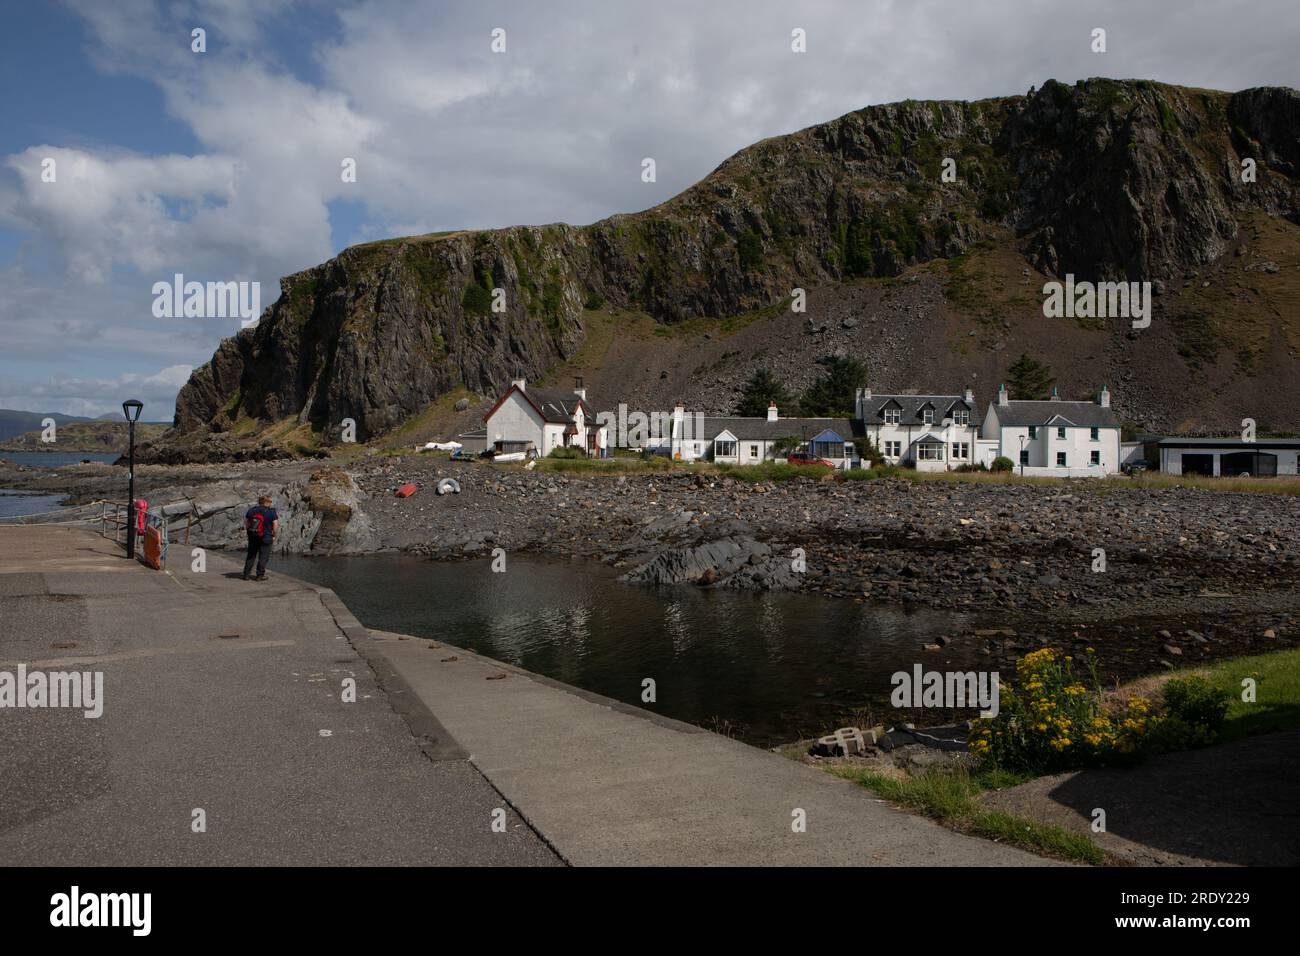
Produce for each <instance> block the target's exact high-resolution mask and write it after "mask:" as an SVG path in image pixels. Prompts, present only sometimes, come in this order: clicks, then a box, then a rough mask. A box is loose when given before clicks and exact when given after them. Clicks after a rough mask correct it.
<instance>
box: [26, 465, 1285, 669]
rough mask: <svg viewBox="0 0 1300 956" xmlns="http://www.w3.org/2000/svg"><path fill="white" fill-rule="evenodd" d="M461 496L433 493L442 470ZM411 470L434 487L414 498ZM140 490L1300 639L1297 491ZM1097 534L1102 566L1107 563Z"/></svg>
mask: <svg viewBox="0 0 1300 956" xmlns="http://www.w3.org/2000/svg"><path fill="white" fill-rule="evenodd" d="M446 477H451V478H455V479H456V480H457V481H458V482H459V483H460V487H461V492H460V493H459V494H454V493H453V494H445V495H437V494H436V493H435V491H434V488H435V485H436V483H437V481H438V479H440V478H446ZM122 478H123V475H122V469H120V468H111V467H107V466H92V465H81V466H71V467H65V468H61V469H57V470H53V471H48V472H46V473H45V474H34V473H33V469H30V468H28V469H25V470H24V473H23V474H21V475H17V474H14V473H13V472H12V471H11V470H6V469H5V468H4V467H2V466H0V486H3V487H23V488H26V489H30V490H46V491H49V490H60V491H66V492H68V493H70V494H71V501H73V502H74V503H75V502H77V501H81V500H90V499H93V498H94V497H97V496H98V497H109V496H115V497H121V488H120V484H121V481H122ZM407 482H412V483H414V484H416V486H417V488H418V490H417V492H416V493H415V494H414V495H413V496H411V497H409V498H397V497H395V496H394V491H395V489H396V488H397V487H398V486H400V485H402V484H405V483H407ZM137 486H138V489H139V492H140V493H141V494H142V495H144V496H146V497H149V496H152V499H151V500H156V501H159V502H164V503H170V507H169V511H170V513H172V514H173V515H176V516H185V518H186V520H187V522H193V528H192V534H191V539H192V543H195V544H200V545H204V546H208V547H222V546H238V545H239V543H240V539H241V536H242V531H241V528H240V524H239V517H240V515H241V514H242V508H243V506H244V504H245V503H246V502H247V501H249V500H251V499H252V498H253V497H255V495H256V494H257V493H259V492H260V491H262V490H271V491H272V492H273V493H274V494H275V495H276V496H277V500H278V507H280V510H281V514H282V517H283V519H284V527H285V534H284V538H283V542H282V547H283V549H284V550H288V551H292V552H298V553H315V554H341V553H347V554H357V553H366V552H371V551H380V550H401V551H407V552H412V553H417V554H422V555H426V556H428V557H430V558H435V559H438V560H461V559H466V558H473V557H487V556H489V555H490V554H491V552H492V550H493V549H494V548H502V549H504V550H505V551H506V552H507V553H520V552H526V553H535V554H543V555H551V556H560V557H576V558H584V559H589V560H594V561H600V562H602V563H604V564H607V565H609V566H611V567H613V568H615V569H617V570H618V571H619V573H620V574H621V575H622V579H623V580H624V581H626V582H628V583H629V584H639V585H666V586H667V585H676V586H692V587H707V588H739V589H745V590H760V591H761V590H794V591H802V592H809V593H814V594H821V595H825V596H827V597H830V598H836V599H847V600H855V601H863V602H877V601H879V602H886V603H889V604H892V605H902V606H905V607H906V606H914V605H928V606H932V607H936V608H941V609H944V610H949V611H961V612H966V613H972V614H975V615H977V616H978V617H979V618H980V619H981V620H982V621H985V622H986V624H985V626H984V627H982V628H981V629H980V631H978V632H975V633H972V634H968V635H937V636H936V638H935V643H934V644H933V645H931V646H930V647H929V648H928V649H929V650H931V651H933V652H935V653H936V655H937V656H941V652H942V648H943V647H944V646H945V644H946V643H947V642H949V641H953V640H962V641H970V640H977V641H980V642H981V643H982V644H983V649H984V651H985V652H986V653H987V654H988V655H989V656H990V657H992V658H994V659H995V660H999V661H1007V662H1010V661H1012V660H1014V657H1015V656H1016V655H1018V654H1020V653H1023V652H1024V651H1026V650H1030V649H1033V648H1034V647H1037V646H1040V645H1042V644H1052V645H1054V646H1060V647H1064V648H1077V649H1080V650H1081V649H1082V648H1083V647H1084V646H1096V647H1097V650H1098V654H1099V657H1100V658H1101V659H1102V661H1103V663H1105V664H1107V670H1108V672H1109V673H1113V674H1115V675H1120V674H1122V675H1125V676H1134V675H1136V674H1139V673H1143V672H1149V671H1152V670H1156V669H1159V668H1161V667H1171V666H1183V665H1186V664H1188V663H1190V662H1192V661H1196V660H1200V659H1209V658H1211V657H1223V656H1231V655H1233V654H1241V653H1260V652H1263V651H1266V650H1271V649H1275V648H1277V647H1281V646H1292V645H1293V644H1295V642H1296V639H1297V637H1300V623H1298V620H1297V619H1298V618H1300V541H1297V539H1296V535H1295V531H1294V529H1295V526H1296V519H1297V517H1300V499H1297V498H1296V497H1294V496H1290V495H1282V494H1261V493H1254V494H1252V493H1235V492H1218V491H1205V490H1200V489H1194V488H1181V487H1168V488H1162V487H1151V486H1141V485H1137V484H1134V485H1132V486H1129V485H1126V484H1125V483H1123V482H1106V483H1104V484H1102V483H1099V482H1095V481H1092V482H1090V481H1089V480H1086V479H1082V480H1079V481H1075V482H1068V483H1064V484H1060V485H1046V484H1028V483H1026V484H1021V483H1014V484H992V483H974V482H969V483H968V482H946V481H925V482H921V481H912V480H908V479H904V478H887V479H879V480H874V481H838V480H816V479H811V478H796V479H793V480H790V481H785V482H761V483H758V484H750V483H747V482H743V481H740V480H737V479H734V478H730V477H725V476H721V475H716V474H707V473H701V472H692V471H687V470H678V471H666V472H662V473H629V474H622V475H612V474H611V475H587V474H581V473H561V472H550V471H541V470H538V471H525V470H521V469H514V468H498V467H493V466H490V465H485V464H479V463H457V462H452V461H450V460H448V459H447V458H445V457H442V456H437V457H431V456H418V455H417V456H407V457H402V458H395V457H383V458H381V457H369V458H363V459H359V460H357V461H354V462H351V463H347V464H343V463H335V464H330V463H322V462H277V463H239V464H230V465H220V466H217V465H189V466H181V467H165V466H143V467H141V468H140V469H138V472H137ZM1095 549H1103V550H1104V551H1105V570H1104V571H1101V570H1094V566H1095V565H1096V563H1097V556H1095V553H1094V552H1095Z"/></svg>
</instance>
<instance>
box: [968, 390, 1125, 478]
mask: <svg viewBox="0 0 1300 956" xmlns="http://www.w3.org/2000/svg"><path fill="white" fill-rule="evenodd" d="M982 431H983V435H984V437H985V438H987V439H995V440H996V441H997V448H998V451H997V453H998V454H999V455H1001V456H1004V457H1006V458H1010V459H1011V460H1012V461H1013V462H1016V467H1017V470H1019V471H1020V472H1022V473H1023V474H1026V475H1039V476H1052V475H1054V476H1064V477H1099V476H1101V475H1113V474H1115V473H1116V472H1118V471H1119V468H1120V464H1121V456H1120V425H1119V422H1118V421H1117V420H1116V418H1115V413H1114V412H1113V411H1112V410H1111V407H1110V391H1109V389H1107V388H1106V386H1104V385H1103V386H1102V387H1101V394H1100V395H1099V396H1098V398H1097V401H1095V402H1066V401H1062V400H1061V399H1060V398H1059V397H1058V396H1057V394H1056V389H1052V397H1051V398H1050V399H1048V400H1046V401H1021V400H1015V401H1012V400H1011V399H1010V398H1009V397H1008V395H1007V387H1006V386H1005V385H1002V386H1000V387H999V388H998V398H997V401H996V402H994V403H993V404H992V405H990V406H989V410H988V413H987V414H986V415H985V416H984V427H983V429H982Z"/></svg>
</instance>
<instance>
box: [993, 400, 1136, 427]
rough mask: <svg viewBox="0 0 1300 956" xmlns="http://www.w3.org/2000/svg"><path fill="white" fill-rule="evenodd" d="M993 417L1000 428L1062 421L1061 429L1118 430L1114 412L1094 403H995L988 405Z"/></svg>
mask: <svg viewBox="0 0 1300 956" xmlns="http://www.w3.org/2000/svg"><path fill="white" fill-rule="evenodd" d="M992 408H993V413H994V414H995V415H997V416H998V421H999V422H1001V423H1002V424H1003V425H1048V424H1055V422H1053V421H1052V420H1053V419H1055V418H1060V419H1064V421H1063V422H1062V424H1064V425H1078V426H1081V427H1088V428H1096V427H1100V428H1119V422H1118V421H1117V420H1116V418H1115V412H1114V411H1113V410H1112V409H1109V408H1102V407H1101V406H1100V405H1098V404H1097V403H1096V402H1066V401H1061V400H1059V399H1058V400H1057V401H1054V402H1053V401H1051V400H1047V401H1037V402H1029V401H1012V402H1009V403H1007V404H1006V405H999V404H997V403H996V402H994V403H993V405H992Z"/></svg>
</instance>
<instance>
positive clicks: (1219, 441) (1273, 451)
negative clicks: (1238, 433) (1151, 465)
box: [1157, 438, 1300, 478]
mask: <svg viewBox="0 0 1300 956" xmlns="http://www.w3.org/2000/svg"><path fill="white" fill-rule="evenodd" d="M1157 447H1158V448H1159V450H1160V470H1161V471H1163V472H1165V473H1167V474H1170V475H1219V476H1222V477H1225V478H1235V477H1237V476H1239V475H1250V476H1253V477H1260V478H1268V477H1272V476H1273V475H1294V474H1298V473H1300V469H1297V467H1296V459H1297V456H1298V455H1300V438H1261V439H1260V440H1259V441H1242V440H1241V439H1239V438H1165V439H1162V440H1161V441H1160V442H1159V443H1158V444H1157Z"/></svg>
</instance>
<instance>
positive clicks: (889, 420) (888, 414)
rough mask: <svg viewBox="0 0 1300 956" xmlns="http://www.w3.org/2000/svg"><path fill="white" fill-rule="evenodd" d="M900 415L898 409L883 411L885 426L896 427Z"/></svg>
mask: <svg viewBox="0 0 1300 956" xmlns="http://www.w3.org/2000/svg"><path fill="white" fill-rule="evenodd" d="M900 414H901V413H900V411H899V409H897V408H886V409H885V424H886V425H897V424H898V422H899V416H900Z"/></svg>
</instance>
